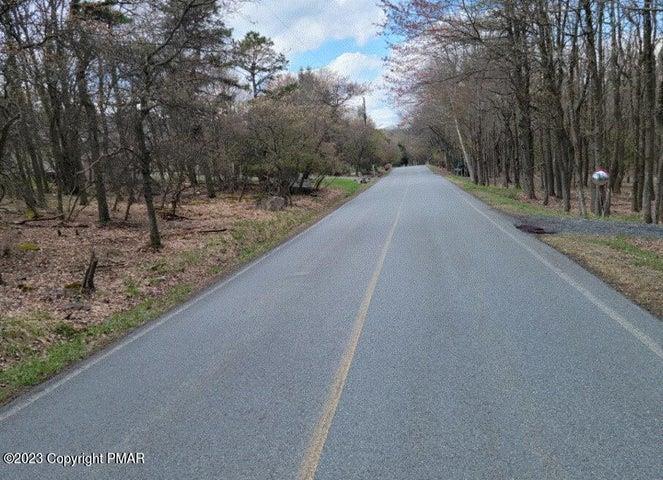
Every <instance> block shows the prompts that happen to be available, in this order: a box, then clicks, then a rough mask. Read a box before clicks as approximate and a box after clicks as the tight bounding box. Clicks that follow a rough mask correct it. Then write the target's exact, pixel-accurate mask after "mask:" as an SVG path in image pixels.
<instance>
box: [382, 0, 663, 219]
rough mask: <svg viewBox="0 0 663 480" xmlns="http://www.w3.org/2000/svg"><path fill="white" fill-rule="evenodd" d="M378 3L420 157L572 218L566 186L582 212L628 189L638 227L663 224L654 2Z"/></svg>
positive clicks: (661, 61)
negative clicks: (601, 178) (604, 175)
mask: <svg viewBox="0 0 663 480" xmlns="http://www.w3.org/2000/svg"><path fill="white" fill-rule="evenodd" d="M381 3H382V5H383V8H384V10H385V12H386V14H387V20H386V23H385V28H386V31H387V32H388V33H389V34H390V35H394V36H396V37H398V38H399V39H400V40H402V43H397V44H396V45H395V46H394V48H393V52H392V61H391V71H392V76H393V85H394V90H395V91H396V93H397V94H398V97H399V98H401V99H404V101H405V105H406V107H407V111H408V116H407V119H406V120H407V125H408V129H409V132H410V133H411V134H412V135H413V136H414V138H415V140H416V141H415V143H416V145H417V146H418V151H419V152H420V154H421V155H424V156H426V157H427V158H429V159H435V158H437V160H438V161H441V162H443V163H445V164H448V165H449V166H451V168H455V169H456V170H457V171H459V172H463V173H464V174H466V175H469V176H470V177H471V178H472V180H473V181H474V182H476V183H481V184H489V183H496V184H501V185H503V186H506V187H508V186H509V185H515V186H517V187H522V189H523V190H524V192H525V193H526V194H527V196H528V197H529V198H530V199H534V198H537V196H538V195H541V196H542V201H543V202H544V203H546V204H547V203H548V202H549V200H550V199H551V198H558V199H560V201H561V202H562V204H563V206H564V210H565V211H567V212H568V211H570V209H571V205H572V199H573V198H574V197H573V195H572V189H573V192H576V194H577V195H576V197H577V201H578V206H579V210H580V212H581V213H582V214H585V215H586V214H587V212H589V211H592V212H594V213H595V214H601V215H609V214H610V198H611V196H612V195H613V194H615V193H620V192H621V191H622V189H623V188H628V189H629V192H630V198H631V209H632V210H633V211H634V212H641V215H642V219H643V221H644V222H647V223H651V222H652V221H654V222H657V223H658V222H661V221H663V155H662V154H661V151H662V150H661V134H663V75H662V73H663V49H661V37H660V35H659V34H658V32H659V30H660V27H661V18H662V15H661V12H662V11H663V4H662V3H661V2H660V0H641V1H636V0H480V1H474V0H470V1H456V0H404V1H392V0H383V1H382V2H381ZM657 57H658V58H657ZM597 169H604V170H606V171H608V172H609V174H610V180H609V185H608V187H607V188H605V189H603V188H598V187H597V186H596V185H594V184H593V183H592V181H591V174H592V173H593V172H594V171H595V170H597ZM537 191H538V193H537ZM606 197H607V198H606Z"/></svg>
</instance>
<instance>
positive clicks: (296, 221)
mask: <svg viewBox="0 0 663 480" xmlns="http://www.w3.org/2000/svg"><path fill="white" fill-rule="evenodd" d="M314 218H316V213H315V212H311V211H307V210H305V211H301V210H284V211H281V212H277V213H276V215H275V216H274V218H271V219H269V220H258V221H256V220H242V221H240V222H237V223H236V224H235V226H234V227H233V229H232V231H231V235H232V238H233V240H234V241H235V243H236V244H237V246H238V250H239V256H238V260H239V262H245V261H247V260H249V259H251V258H253V257H256V256H258V255H260V254H261V253H264V252H266V251H267V250H269V249H270V248H272V247H274V246H276V245H278V244H279V243H280V242H281V241H282V239H283V238H284V237H286V236H287V235H288V234H289V233H290V232H291V231H292V230H293V229H294V228H296V227H297V226H299V225H303V224H306V223H309V222H311V221H312V220H313V219H314Z"/></svg>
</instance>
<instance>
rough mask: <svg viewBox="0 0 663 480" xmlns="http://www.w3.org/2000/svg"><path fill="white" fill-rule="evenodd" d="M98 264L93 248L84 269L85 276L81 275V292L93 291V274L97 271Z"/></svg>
mask: <svg viewBox="0 0 663 480" xmlns="http://www.w3.org/2000/svg"><path fill="white" fill-rule="evenodd" d="M98 264H99V259H97V256H96V255H95V253H94V250H92V252H91V253H90V261H89V263H88V265H87V269H86V270H85V276H84V277H83V285H82V287H81V288H82V290H83V293H92V292H94V274H95V272H96V271H97V265H98Z"/></svg>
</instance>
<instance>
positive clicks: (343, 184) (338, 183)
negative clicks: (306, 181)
mask: <svg viewBox="0 0 663 480" xmlns="http://www.w3.org/2000/svg"><path fill="white" fill-rule="evenodd" d="M364 185H366V184H361V183H359V182H357V181H356V180H354V179H352V178H343V177H327V178H325V179H324V180H323V181H322V186H323V187H324V188H333V189H336V190H343V192H345V194H346V195H354V194H355V193H357V192H358V191H359V190H360V189H362V188H363V187H364Z"/></svg>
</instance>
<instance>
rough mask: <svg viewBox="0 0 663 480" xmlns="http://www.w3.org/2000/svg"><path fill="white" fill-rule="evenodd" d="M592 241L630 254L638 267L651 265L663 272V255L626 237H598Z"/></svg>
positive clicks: (650, 266) (652, 267)
mask: <svg viewBox="0 0 663 480" xmlns="http://www.w3.org/2000/svg"><path fill="white" fill-rule="evenodd" d="M591 241H592V242H593V243H595V244H597V245H605V246H607V247H610V248H612V249H614V250H618V251H620V252H624V253H626V254H628V255H629V256H630V257H631V258H632V260H633V264H634V265H636V266H638V267H649V268H651V269H654V270H658V271H659V272H663V257H661V256H659V255H657V254H656V253H654V252H651V251H649V250H644V249H642V248H640V247H638V246H637V245H634V244H633V243H631V242H629V241H628V239H627V238H626V237H623V236H618V237H613V238H596V239H592V240H591Z"/></svg>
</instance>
